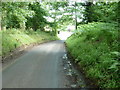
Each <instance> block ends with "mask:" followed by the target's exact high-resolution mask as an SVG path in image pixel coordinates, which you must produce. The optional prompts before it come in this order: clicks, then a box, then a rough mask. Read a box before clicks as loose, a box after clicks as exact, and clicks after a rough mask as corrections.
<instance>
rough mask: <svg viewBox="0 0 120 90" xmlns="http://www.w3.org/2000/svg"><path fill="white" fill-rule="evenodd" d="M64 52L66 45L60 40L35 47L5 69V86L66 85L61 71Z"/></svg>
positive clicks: (39, 86) (45, 86)
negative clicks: (60, 63)
mask: <svg viewBox="0 0 120 90" xmlns="http://www.w3.org/2000/svg"><path fill="white" fill-rule="evenodd" d="M64 53H65V47H64V44H63V41H60V40H58V41H53V42H49V43H44V44H41V45H39V46H37V47H35V48H33V49H32V50H30V51H29V52H28V53H26V54H25V55H23V56H21V57H19V58H18V59H17V60H16V62H15V63H14V64H13V65H11V66H9V67H8V68H6V69H5V70H4V71H3V77H2V79H3V82H2V83H3V88H58V87H64V86H63V82H64V77H63V76H61V74H60V73H61V72H59V68H60V65H59V62H60V61H61V59H62V58H61V57H62V56H63V55H64ZM61 79H63V80H61Z"/></svg>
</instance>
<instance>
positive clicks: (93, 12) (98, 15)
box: [84, 2, 119, 23]
mask: <svg viewBox="0 0 120 90" xmlns="http://www.w3.org/2000/svg"><path fill="white" fill-rule="evenodd" d="M84 6H85V8H86V9H85V11H84V16H85V18H84V21H86V22H87V23H88V22H93V21H95V22H97V21H102V22H113V21H114V22H117V21H118V18H119V16H118V12H119V9H118V7H119V3H117V2H112V3H110V2H108V3H105V2H97V3H96V4H93V3H92V2H87V3H86V5H84Z"/></svg>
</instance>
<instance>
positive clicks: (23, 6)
mask: <svg viewBox="0 0 120 90" xmlns="http://www.w3.org/2000/svg"><path fill="white" fill-rule="evenodd" d="M32 15H33V12H32V11H31V10H29V9H28V3H27V2H26V3H25V2H15V3H13V2H2V27H4V26H5V27H7V28H25V22H26V21H27V19H26V17H29V16H32Z"/></svg>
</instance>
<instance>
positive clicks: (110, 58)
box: [66, 22, 120, 88]
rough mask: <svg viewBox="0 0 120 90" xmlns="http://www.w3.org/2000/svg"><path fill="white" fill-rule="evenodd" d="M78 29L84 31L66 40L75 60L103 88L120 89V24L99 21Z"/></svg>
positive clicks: (87, 75) (86, 74)
mask: <svg viewBox="0 0 120 90" xmlns="http://www.w3.org/2000/svg"><path fill="white" fill-rule="evenodd" d="M106 26H107V28H106ZM79 29H80V30H82V32H76V33H75V34H73V35H72V36H71V37H69V38H68V39H67V41H66V46H67V50H68V52H69V53H70V55H71V56H73V58H74V62H75V63H76V64H77V65H78V66H79V67H80V68H82V70H83V72H84V73H85V76H86V77H88V78H90V79H92V80H94V81H95V82H96V85H98V86H99V87H100V88H118V87H119V85H120V82H119V81H120V78H119V73H120V71H119V69H120V67H119V63H120V61H119V57H120V53H119V52H118V50H119V49H120V48H119V44H120V42H118V31H117V30H118V27H117V25H116V24H114V23H101V22H97V23H89V24H85V25H81V26H80V27H79Z"/></svg>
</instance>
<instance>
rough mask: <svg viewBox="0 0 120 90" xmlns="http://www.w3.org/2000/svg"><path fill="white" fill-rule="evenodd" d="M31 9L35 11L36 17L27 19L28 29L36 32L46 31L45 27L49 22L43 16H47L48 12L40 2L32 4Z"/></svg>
mask: <svg viewBox="0 0 120 90" xmlns="http://www.w3.org/2000/svg"><path fill="white" fill-rule="evenodd" d="M29 9H30V10H32V11H34V13H35V15H34V16H32V17H28V18H27V19H28V20H27V22H26V26H27V28H33V29H34V30H35V31H36V30H37V29H41V30H44V26H45V25H46V23H47V21H46V19H45V18H44V17H43V16H46V15H47V13H46V11H45V10H44V9H43V8H42V7H41V5H40V3H38V2H34V3H30V4H29Z"/></svg>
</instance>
